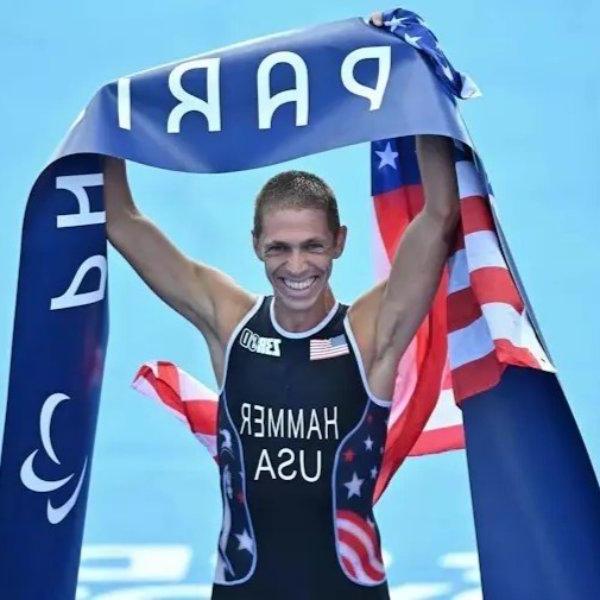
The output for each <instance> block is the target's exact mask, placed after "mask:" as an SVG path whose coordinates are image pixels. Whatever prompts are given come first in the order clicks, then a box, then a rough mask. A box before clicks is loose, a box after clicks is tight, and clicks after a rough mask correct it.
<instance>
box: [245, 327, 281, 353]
mask: <svg viewBox="0 0 600 600" xmlns="http://www.w3.org/2000/svg"><path fill="white" fill-rule="evenodd" d="M240 345H241V346H242V347H243V348H246V349H247V350H250V352H257V353H258V354H267V355H268V356H281V340H280V339H279V338H268V337H261V336H260V335H258V333H254V332H253V331H251V330H250V329H248V328H247V327H244V329H243V330H242V333H241V334H240Z"/></svg>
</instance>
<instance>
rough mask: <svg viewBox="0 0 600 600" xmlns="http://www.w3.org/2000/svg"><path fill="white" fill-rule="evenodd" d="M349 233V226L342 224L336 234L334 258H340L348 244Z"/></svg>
mask: <svg viewBox="0 0 600 600" xmlns="http://www.w3.org/2000/svg"><path fill="white" fill-rule="evenodd" d="M347 235H348V228H347V227H346V226H345V225H340V228H339V229H338V230H337V233H336V235H335V250H334V252H333V258H339V257H340V256H341V255H342V252H343V251H344V248H345V246H346V236H347Z"/></svg>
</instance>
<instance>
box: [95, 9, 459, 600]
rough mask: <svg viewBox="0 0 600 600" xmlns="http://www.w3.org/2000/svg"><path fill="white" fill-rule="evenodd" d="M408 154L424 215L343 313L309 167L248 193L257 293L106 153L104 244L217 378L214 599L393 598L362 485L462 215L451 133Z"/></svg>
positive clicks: (332, 244) (330, 202) (328, 218)
mask: <svg viewBox="0 0 600 600" xmlns="http://www.w3.org/2000/svg"><path fill="white" fill-rule="evenodd" d="M373 22H374V23H375V24H377V21H376V18H375V19H373ZM416 151H417V159H418V165H419V169H420V171H421V178H422V181H423V188H424V195H425V204H424V208H423V210H422V211H421V212H420V213H419V215H418V216H417V217H416V218H415V219H414V220H413V222H412V223H411V224H410V226H409V227H408V228H407V230H406V232H405V234H404V236H403V238H402V240H401V242H400V244H399V247H398V250H397V252H396V255H395V257H394V260H393V264H392V267H391V271H390V274H389V277H388V278H387V279H385V280H383V281H381V282H380V283H378V284H377V285H376V286H375V287H373V288H372V289H371V290H369V291H367V292H366V293H365V294H364V295H362V296H361V297H360V298H358V299H357V300H356V301H355V302H353V303H352V304H351V305H350V306H348V305H344V304H341V303H339V302H338V301H337V300H336V298H335V295H334V292H333V290H332V289H331V287H330V285H329V278H330V275H331V272H332V267H333V261H334V260H335V259H337V258H339V257H340V256H341V255H342V253H343V250H344V245H345V242H346V234H347V228H346V226H345V225H341V224H340V219H339V214H338V208H337V203H336V199H335V196H334V194H333V192H332V190H331V189H330V188H329V186H328V185H327V184H326V183H325V182H324V181H323V180H321V179H320V178H319V177H317V176H316V175H313V174H310V173H306V172H303V171H287V172H283V173H280V174H279V175H276V176H275V177H273V178H272V179H270V180H269V181H268V182H267V183H266V184H265V185H264V187H263V188H262V189H261V190H260V192H259V194H258V196H257V198H256V204H255V215H254V226H253V230H252V241H253V250H254V252H255V253H256V256H257V258H258V259H259V260H260V261H262V262H263V264H264V267H265V273H266V276H267V279H268V280H269V282H270V284H271V286H272V293H270V294H268V295H264V296H262V295H261V296H256V295H254V294H251V293H249V292H248V291H246V290H244V289H242V288H241V287H240V286H239V285H238V284H236V282H235V281H234V280H233V279H232V278H231V277H229V276H228V275H226V274H224V273H222V272H221V271H219V270H218V269H216V268H214V267H211V266H209V265H207V264H204V263H202V262H200V261H197V260H193V259H191V258H189V257H187V256H185V255H183V254H182V253H181V252H180V251H179V250H178V249H177V248H176V247H175V246H174V245H173V244H172V243H171V242H170V241H169V240H168V239H167V237H166V236H165V235H164V234H163V233H162V232H161V231H160V230H159V229H158V228H157V227H156V226H155V225H154V224H153V223H152V222H151V221H150V220H149V219H148V218H147V217H145V216H144V215H143V214H142V213H141V212H140V211H139V210H138V208H137V207H136V205H135V204H134V201H133V199H132V195H131V192H130V189H129V185H128V182H127V176H126V169H125V164H124V162H123V161H121V160H118V159H114V158H108V157H107V158H106V159H105V166H104V175H105V185H104V190H105V204H106V215H107V235H108V238H109V240H110V242H111V244H112V245H113V246H114V247H115V248H116V249H117V250H118V251H119V252H120V253H121V254H122V255H123V256H124V257H125V259H126V260H127V261H128V262H129V263H130V264H131V266H132V267H133V268H134V269H135V270H136V271H137V273H138V274H139V275H140V276H141V277H142V279H143V280H144V281H145V282H146V283H147V284H148V285H149V287H150V288H151V289H152V290H153V291H154V292H155V293H156V294H158V296H159V297H160V298H162V299H163V300H164V301H165V302H166V303H167V304H168V305H169V306H171V307H172V308H174V309H175V310H176V311H177V312H179V313H180V314H181V315H183V316H184V317H185V318H186V319H188V320H189V321H190V322H191V323H192V324H193V325H194V326H195V327H196V328H197V329H198V330H199V331H200V333H201V334H202V335H203V337H204V339H205V340H206V343H207V345H208V348H209V353H210V357H211V362H212V366H213V369H214V373H215V377H216V379H217V382H218V385H219V409H218V446H217V450H218V456H219V469H220V485H221V493H222V499H223V522H222V528H221V532H220V535H219V539H218V548H217V556H218V559H217V566H216V573H215V581H214V585H213V595H212V597H213V598H214V599H215V600H222V599H235V600H240V599H242V600H255V599H269V600H278V599H285V600H320V599H330V598H340V599H344V600H362V599H364V600H375V599H382V598H389V592H388V586H387V582H386V578H385V570H384V567H383V564H382V558H381V550H380V547H381V544H380V536H379V531H378V528H377V525H376V523H375V519H374V517H373V512H372V495H373V489H374V485H375V481H376V479H377V474H378V470H379V466H380V462H381V457H382V454H383V448H384V445H385V433H386V423H387V416H388V413H389V407H390V404H391V398H392V394H393V390H394V382H395V376H396V368H397V365H398V362H399V360H400V358H401V356H402V354H403V352H404V351H405V350H406V348H407V346H408V344H409V342H410V341H411V339H412V337H413V336H414V334H415V332H416V330H417V328H418V326H419V324H420V323H421V321H422V319H423V318H424V316H425V315H426V314H427V312H428V311H429V308H430V305H431V302H432V299H433V296H434V293H435V291H436V289H437V286H438V284H439V281H440V277H441V272H442V268H443V265H444V263H445V260H446V259H447V257H448V255H449V252H450V249H451V247H452V244H453V241H454V237H455V232H456V228H457V223H458V219H459V216H458V215H459V204H458V190H457V182H456V176H455V169H454V160H453V144H452V141H451V140H450V139H449V138H445V137H441V136H434V135H422V136H417V140H416Z"/></svg>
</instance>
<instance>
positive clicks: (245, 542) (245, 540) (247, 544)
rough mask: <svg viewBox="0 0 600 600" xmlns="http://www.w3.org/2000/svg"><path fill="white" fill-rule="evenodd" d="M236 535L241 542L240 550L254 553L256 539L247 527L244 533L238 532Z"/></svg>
mask: <svg viewBox="0 0 600 600" xmlns="http://www.w3.org/2000/svg"><path fill="white" fill-rule="evenodd" d="M235 537H236V538H237V539H238V541H239V543H240V545H239V546H238V550H248V552H250V554H254V541H253V540H252V538H251V537H250V536H249V535H248V532H247V531H246V530H245V529H244V531H242V533H236V534H235Z"/></svg>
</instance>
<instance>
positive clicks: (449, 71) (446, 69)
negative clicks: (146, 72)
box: [442, 65, 454, 81]
mask: <svg viewBox="0 0 600 600" xmlns="http://www.w3.org/2000/svg"><path fill="white" fill-rule="evenodd" d="M442 71H444V75H445V76H446V77H447V78H448V79H449V80H450V81H454V75H453V74H452V69H451V68H450V65H445V66H443V67H442Z"/></svg>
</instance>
